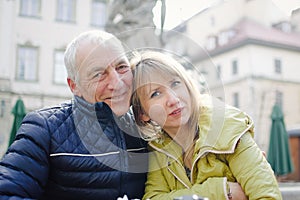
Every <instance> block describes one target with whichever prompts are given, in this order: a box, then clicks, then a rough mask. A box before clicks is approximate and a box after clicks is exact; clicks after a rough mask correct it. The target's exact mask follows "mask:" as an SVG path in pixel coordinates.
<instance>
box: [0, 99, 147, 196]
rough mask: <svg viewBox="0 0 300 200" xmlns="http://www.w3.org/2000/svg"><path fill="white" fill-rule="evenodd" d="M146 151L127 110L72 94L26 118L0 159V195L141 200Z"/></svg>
mask: <svg viewBox="0 0 300 200" xmlns="http://www.w3.org/2000/svg"><path fill="white" fill-rule="evenodd" d="M146 151H147V150H146V143H145V142H144V141H143V140H141V139H140V138H139V136H138V133H137V130H136V127H135V126H134V123H133V121H132V116H131V115H130V114H129V113H127V114H126V115H124V116H122V117H119V118H118V117H115V116H114V115H113V114H112V111H111V109H110V108H109V107H108V106H107V105H106V104H105V103H96V104H94V105H92V104H87V103H86V102H85V101H84V100H82V99H81V98H79V97H75V98H74V101H72V102H68V103H64V104H61V105H59V106H56V107H51V108H45V109H42V110H38V111H35V112H31V113H29V114H27V116H26V117H25V118H24V120H23V122H22V125H21V127H20V129H19V130H18V133H17V137H16V140H15V141H14V143H13V144H12V145H11V146H10V148H9V149H8V151H7V153H6V154H5V155H4V157H3V159H2V160H1V163H0V199H26V198H28V199H58V200H60V199H62V200H65V199H84V200H85V199H97V200H100V199H117V197H123V196H124V194H126V195H127V196H128V197H129V199H134V198H142V196H143V193H144V183H145V179H146V171H147V166H148V165H147V152H146Z"/></svg>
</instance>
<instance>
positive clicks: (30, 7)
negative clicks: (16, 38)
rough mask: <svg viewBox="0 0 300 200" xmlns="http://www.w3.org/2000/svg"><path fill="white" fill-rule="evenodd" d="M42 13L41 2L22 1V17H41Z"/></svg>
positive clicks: (34, 0)
mask: <svg viewBox="0 0 300 200" xmlns="http://www.w3.org/2000/svg"><path fill="white" fill-rule="evenodd" d="M40 11H41V0H21V1H20V11H19V14H20V15H21V16H29V17H39V16H40Z"/></svg>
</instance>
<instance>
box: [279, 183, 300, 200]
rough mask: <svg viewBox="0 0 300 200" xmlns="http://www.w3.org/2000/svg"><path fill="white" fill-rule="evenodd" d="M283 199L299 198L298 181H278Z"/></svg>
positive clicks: (295, 199)
mask: <svg viewBox="0 0 300 200" xmlns="http://www.w3.org/2000/svg"><path fill="white" fill-rule="evenodd" d="M279 188H280V191H281V194H282V198H283V200H300V182H287V183H279Z"/></svg>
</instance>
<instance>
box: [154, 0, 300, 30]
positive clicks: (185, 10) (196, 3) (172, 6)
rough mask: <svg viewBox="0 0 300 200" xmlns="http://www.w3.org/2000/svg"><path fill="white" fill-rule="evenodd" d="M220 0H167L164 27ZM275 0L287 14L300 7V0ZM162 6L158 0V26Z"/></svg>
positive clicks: (156, 17) (170, 27)
mask: <svg viewBox="0 0 300 200" xmlns="http://www.w3.org/2000/svg"><path fill="white" fill-rule="evenodd" d="M220 1H222V0H166V8H167V10H166V13H167V14H166V19H165V25H164V28H165V29H167V30H170V29H172V28H174V27H175V26H177V25H178V24H180V23H181V22H182V21H185V20H187V19H188V18H190V17H192V16H193V15H194V14H196V13H198V12H200V11H201V10H203V9H204V8H206V7H209V6H213V5H217V4H218V3H219V2H220ZM227 1H230V0H227ZM273 2H274V3H275V4H276V5H277V6H278V7H279V8H280V9H281V10H282V11H283V12H284V13H286V15H290V13H291V11H292V10H294V9H297V8H300V0H273ZM160 6H161V1H159V0H158V1H157V5H156V7H154V9H153V13H154V23H155V25H156V26H157V27H160Z"/></svg>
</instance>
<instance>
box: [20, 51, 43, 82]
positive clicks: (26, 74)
mask: <svg viewBox="0 0 300 200" xmlns="http://www.w3.org/2000/svg"><path fill="white" fill-rule="evenodd" d="M37 67H38V48H36V47H27V46H19V47H18V62H17V70H16V79H17V80H26V81H36V80H37Z"/></svg>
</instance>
